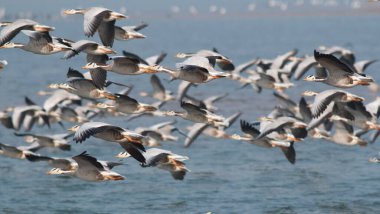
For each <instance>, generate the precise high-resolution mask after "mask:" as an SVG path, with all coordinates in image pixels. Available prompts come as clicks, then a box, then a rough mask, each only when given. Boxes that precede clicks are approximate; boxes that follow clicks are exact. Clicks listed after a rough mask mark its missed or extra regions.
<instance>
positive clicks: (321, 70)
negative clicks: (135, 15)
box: [0, 7, 380, 181]
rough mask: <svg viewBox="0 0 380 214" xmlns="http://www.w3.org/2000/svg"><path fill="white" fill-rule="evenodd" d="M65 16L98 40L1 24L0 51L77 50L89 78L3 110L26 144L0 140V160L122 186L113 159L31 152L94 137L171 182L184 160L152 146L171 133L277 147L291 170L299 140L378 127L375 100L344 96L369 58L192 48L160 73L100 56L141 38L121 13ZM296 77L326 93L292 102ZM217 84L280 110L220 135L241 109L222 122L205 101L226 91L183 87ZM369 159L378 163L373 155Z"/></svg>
mask: <svg viewBox="0 0 380 214" xmlns="http://www.w3.org/2000/svg"><path fill="white" fill-rule="evenodd" d="M64 13H65V14H67V15H72V14H81V15H83V16H84V22H83V26H84V34H85V36H87V37H92V36H94V35H95V34H96V33H97V34H98V35H99V37H100V41H101V43H102V44H99V43H97V42H94V41H90V40H80V41H76V42H74V41H71V40H69V39H64V38H59V37H54V36H51V35H50V32H52V31H54V27H51V26H46V25H42V24H39V23H37V22H35V21H32V20H28V19H19V20H16V21H14V22H1V23H0V26H1V27H2V30H1V32H0V48H20V49H22V50H24V51H28V52H32V53H34V54H42V55H48V54H55V53H59V52H64V56H63V58H64V59H67V60H69V59H70V58H72V57H75V56H77V55H79V54H81V53H83V54H86V56H87V62H86V63H83V64H84V66H83V67H82V69H86V70H89V72H85V73H82V72H80V71H78V70H75V69H73V68H69V69H68V72H67V80H66V82H64V83H54V84H50V85H49V86H48V88H50V89H51V90H50V91H40V92H39V94H40V95H44V96H47V98H46V100H45V102H44V104H43V105H42V106H40V105H38V104H36V103H35V102H33V101H32V100H30V99H29V98H27V97H26V98H25V105H22V106H14V107H9V108H7V109H5V110H3V111H2V112H0V121H1V123H2V124H3V125H4V127H6V128H8V129H14V130H15V135H16V136H20V137H24V139H25V142H27V143H30V145H29V146H18V147H16V146H13V145H8V144H3V143H0V154H1V155H4V156H7V157H12V158H18V159H27V160H29V161H46V162H47V163H48V164H49V165H50V166H51V167H53V168H52V169H51V170H49V171H48V174H62V175H69V176H76V177H78V178H80V179H83V180H86V181H104V180H124V177H123V176H122V175H120V174H119V173H117V172H115V171H113V168H114V167H116V166H119V165H123V163H122V162H109V161H100V160H97V159H96V158H95V157H93V156H91V155H90V154H88V153H87V152H86V151H83V152H82V153H81V154H79V155H76V156H74V157H63V158H56V157H49V156H43V155H40V154H38V153H36V152H37V151H38V150H39V149H42V148H45V147H53V148H56V149H59V150H63V151H68V150H70V149H71V146H72V144H71V143H70V141H71V140H72V139H73V141H75V142H77V143H83V142H85V141H87V139H88V138H90V137H93V138H98V139H101V140H103V141H107V142H112V143H115V144H119V145H120V146H121V150H122V151H121V152H120V153H119V154H117V155H116V156H115V157H117V158H127V157H132V158H134V159H135V160H136V161H138V162H139V163H140V165H141V166H142V167H157V168H159V169H162V170H166V171H169V172H170V173H171V175H172V176H173V178H174V179H176V180H183V179H184V177H185V175H186V173H187V172H189V171H190V170H189V169H188V168H187V167H186V165H185V163H184V161H185V160H188V159H189V158H188V157H186V156H183V155H179V154H174V153H172V152H171V151H168V150H164V149H160V148H156V147H159V146H161V145H162V143H163V142H165V141H178V140H179V137H178V136H176V135H174V133H175V132H178V133H179V134H181V135H183V136H184V139H185V140H184V141H185V143H184V145H185V146H186V147H189V146H190V145H191V144H192V143H193V142H194V141H195V140H196V139H197V137H198V136H199V135H201V134H205V135H207V136H210V137H213V138H219V139H230V140H239V141H246V142H248V143H250V144H254V145H256V146H259V147H264V148H279V149H281V151H282V152H283V153H284V155H285V158H286V159H287V160H288V161H289V162H290V163H292V164H294V163H295V162H296V151H295V147H296V144H298V143H299V142H302V141H303V140H305V139H306V138H316V139H324V140H326V141H330V142H333V143H336V144H340V145H345V146H354V145H359V146H366V145H367V143H373V142H374V141H375V140H376V138H377V136H378V135H379V134H380V124H378V123H377V118H378V117H379V115H380V108H379V107H380V98H377V99H375V100H374V101H372V102H366V104H365V102H364V101H365V100H364V98H363V97H360V96H357V95H355V94H352V93H349V92H347V91H345V90H344V89H346V88H352V87H362V86H366V87H369V89H371V90H377V85H376V84H375V83H374V79H373V78H372V77H370V76H367V75H366V74H365V73H364V71H365V69H366V68H367V67H368V66H370V65H371V64H372V63H374V62H376V60H365V61H356V57H355V55H354V54H353V52H352V51H350V50H348V49H346V48H343V47H338V46H333V47H319V48H317V49H316V50H314V53H313V55H312V56H303V57H297V56H296V55H297V50H291V51H290V52H288V53H284V54H282V55H279V56H277V57H275V58H274V59H261V58H256V59H252V60H250V61H248V62H246V63H243V64H241V65H237V66H235V65H234V64H233V62H232V61H231V60H230V59H229V58H227V57H226V56H224V55H222V54H220V53H219V52H218V51H217V50H216V49H213V50H200V51H198V52H196V53H178V54H177V55H176V57H177V58H180V59H183V61H182V62H180V63H177V64H176V65H175V68H169V67H164V66H162V65H160V63H161V62H162V61H163V60H164V58H165V57H166V55H167V54H166V53H161V54H158V55H157V56H152V57H149V58H147V59H143V58H141V57H139V56H138V55H136V54H134V53H130V52H126V51H123V55H122V56H112V57H110V56H108V55H110V54H115V53H116V52H115V51H114V50H113V49H112V47H113V45H114V40H120V41H127V40H131V39H143V38H145V36H144V35H143V34H142V33H140V32H139V31H140V30H141V29H143V28H145V27H147V24H145V23H143V24H141V25H140V26H125V27H119V26H117V25H116V21H119V20H121V19H125V18H127V16H125V15H124V14H120V13H117V12H115V11H112V10H109V9H106V8H101V7H91V8H88V9H71V10H65V11H64ZM20 33H21V34H24V35H26V36H27V37H28V38H29V42H28V43H27V44H20V43H15V42H13V39H14V37H16V36H17V35H18V34H20ZM68 62H69V61H68ZM6 65H7V62H6V61H5V60H3V61H0V69H3V68H4V67H5V66H6ZM312 68H314V70H315V72H314V75H308V76H306V73H307V72H309V73H310V72H312V71H311V70H312ZM108 72H114V73H116V74H118V75H145V76H146V77H147V78H148V77H149V78H150V83H151V85H152V88H153V91H152V92H141V93H140V95H141V96H148V97H151V98H152V99H154V100H156V101H157V102H155V103H152V104H147V103H142V102H139V101H138V99H135V98H132V97H130V96H129V93H130V91H131V90H133V86H132V85H125V84H121V83H116V82H112V81H109V80H107V73H108ZM156 73H165V74H167V75H168V76H169V77H170V78H171V80H170V82H171V81H172V80H181V83H180V84H179V86H178V91H177V93H176V94H174V93H172V92H170V91H168V90H167V89H165V87H164V85H163V82H162V81H161V80H160V79H159V77H158V76H157V75H156ZM303 77H304V80H305V81H310V82H322V83H324V84H327V85H330V86H331V88H332V89H329V90H325V91H320V92H313V91H305V92H304V93H303V94H302V95H303V97H302V98H301V99H300V100H299V101H295V100H292V99H291V98H289V96H288V95H287V94H286V93H285V91H286V90H287V89H289V88H291V87H294V86H295V84H294V83H293V82H292V81H291V80H300V79H302V78H303ZM219 78H227V79H229V80H230V81H234V82H237V83H238V84H240V85H241V88H243V87H245V86H252V87H253V88H254V89H255V90H256V91H257V93H260V92H261V91H262V90H264V89H265V90H272V91H273V94H274V96H275V97H276V98H277V99H278V100H279V102H280V103H281V104H280V105H278V106H276V107H275V108H274V109H273V110H272V111H271V112H270V113H269V114H268V115H266V116H263V117H260V118H259V120H258V121H255V122H248V121H247V120H251V119H254V118H248V119H246V120H240V127H241V131H242V134H237V133H228V130H227V129H228V128H229V127H230V126H232V125H233V124H234V122H235V121H236V120H237V119H238V118H239V117H240V115H241V112H236V113H235V114H233V115H231V116H229V117H224V116H222V115H219V114H217V111H218V108H216V107H215V106H214V102H217V101H218V100H220V99H223V98H225V97H226V96H228V94H221V95H215V96H210V97H208V98H206V99H204V100H201V99H198V98H196V97H193V96H191V95H190V94H189V89H190V88H191V87H194V86H196V85H198V84H207V83H208V82H209V81H218V80H217V79H219ZM112 84H114V85H117V86H118V87H121V88H122V90H121V91H119V92H111V91H108V89H107V87H108V86H109V85H112ZM310 84H313V83H310ZM309 96H314V101H313V102H311V100H309V98H307V97H309ZM167 102H178V103H179V104H180V106H181V108H182V109H183V110H182V111H174V110H173V111H163V110H161V107H162V106H163V105H165V104H166V103H167ZM99 116H101V117H99ZM104 116H108V117H127V118H128V120H129V121H131V120H133V119H135V118H137V117H148V116H150V117H152V116H153V117H174V116H175V117H180V118H182V119H184V120H189V121H192V122H194V125H193V126H191V127H188V128H187V130H188V131H187V132H186V133H185V132H184V131H183V130H181V129H180V128H178V127H176V126H175V125H176V120H169V121H166V122H162V123H159V124H154V125H152V124H149V127H138V128H135V129H134V130H130V129H126V128H124V127H122V126H119V125H114V124H108V123H105V122H101V121H99V120H100V119H101V118H102V117H104ZM64 123H69V124H72V127H71V128H69V129H68V131H70V133H63V134H33V133H32V132H30V131H31V130H32V129H33V127H34V125H35V124H38V125H39V126H49V127H50V126H51V125H53V124H59V125H61V126H62V127H64ZM147 124H148V123H147ZM129 125H130V124H129ZM20 130H25V131H26V132H24V133H22V132H20ZM369 132H372V136H371V138H370V139H369V140H366V138H364V137H363V136H364V135H365V134H367V133H369ZM147 147H152V148H149V149H147ZM371 161H372V162H380V161H379V160H378V159H376V158H374V159H371Z"/></svg>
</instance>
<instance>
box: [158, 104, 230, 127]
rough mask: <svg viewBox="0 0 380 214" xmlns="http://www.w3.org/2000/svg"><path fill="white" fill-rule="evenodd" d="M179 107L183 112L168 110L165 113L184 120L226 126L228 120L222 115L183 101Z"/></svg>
mask: <svg viewBox="0 0 380 214" xmlns="http://www.w3.org/2000/svg"><path fill="white" fill-rule="evenodd" d="M181 107H182V108H183V109H185V112H175V111H168V112H165V115H167V116H179V117H182V118H183V119H185V120H190V121H193V122H195V123H205V124H209V125H212V126H215V127H219V126H224V127H226V126H228V122H227V121H226V119H225V118H224V117H222V116H219V115H216V114H213V113H211V112H210V111H208V110H206V109H203V108H200V107H198V106H195V105H193V104H190V103H185V102H182V103H181Z"/></svg>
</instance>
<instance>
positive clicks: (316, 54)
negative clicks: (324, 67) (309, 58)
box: [314, 49, 320, 59]
mask: <svg viewBox="0 0 380 214" xmlns="http://www.w3.org/2000/svg"><path fill="white" fill-rule="evenodd" d="M319 56H320V53H319V52H318V51H317V50H315V49H314V58H315V59H317V58H318V57H319Z"/></svg>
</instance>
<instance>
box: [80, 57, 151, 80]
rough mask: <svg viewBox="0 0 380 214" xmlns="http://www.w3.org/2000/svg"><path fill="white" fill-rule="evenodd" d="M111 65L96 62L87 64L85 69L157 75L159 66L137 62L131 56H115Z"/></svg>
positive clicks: (111, 58) (125, 73)
mask: <svg viewBox="0 0 380 214" xmlns="http://www.w3.org/2000/svg"><path fill="white" fill-rule="evenodd" d="M109 60H111V63H110V64H108V65H106V64H99V63H95V62H90V63H87V64H86V65H85V66H83V67H82V68H83V69H96V68H101V69H104V70H106V71H111V72H115V73H117V74H121V75H139V74H144V73H157V72H158V69H157V66H150V65H147V64H143V63H141V62H140V61H137V60H136V59H135V58H131V57H129V56H115V57H110V58H109Z"/></svg>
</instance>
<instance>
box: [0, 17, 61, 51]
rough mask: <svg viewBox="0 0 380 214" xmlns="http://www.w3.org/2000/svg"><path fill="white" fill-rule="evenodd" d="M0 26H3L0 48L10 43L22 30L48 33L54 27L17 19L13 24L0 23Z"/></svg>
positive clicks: (0, 34)
mask: <svg viewBox="0 0 380 214" xmlns="http://www.w3.org/2000/svg"><path fill="white" fill-rule="evenodd" d="M0 26H5V27H4V28H3V29H2V30H1V32H0V46H3V45H4V44H5V43H7V42H10V41H11V40H12V39H13V38H14V37H15V36H16V35H17V34H18V33H20V31H22V30H32V31H38V32H49V31H52V30H54V27H49V26H47V25H40V24H39V23H37V22H35V21H33V20H30V19H18V20H16V21H14V22H9V23H2V24H1V25H0Z"/></svg>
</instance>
